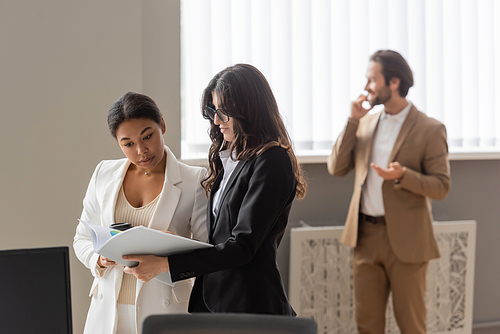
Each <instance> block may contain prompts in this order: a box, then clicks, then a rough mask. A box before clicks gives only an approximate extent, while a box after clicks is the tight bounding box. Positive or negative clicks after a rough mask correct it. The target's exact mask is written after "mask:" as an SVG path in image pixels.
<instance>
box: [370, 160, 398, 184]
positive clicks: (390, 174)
mask: <svg viewBox="0 0 500 334" xmlns="http://www.w3.org/2000/svg"><path fill="white" fill-rule="evenodd" d="M370 166H371V167H372V168H373V169H374V170H375V172H377V174H378V175H379V176H380V177H382V178H383V179H384V180H395V179H402V178H403V176H404V175H405V171H406V167H403V166H401V164H400V163H399V162H397V161H395V162H391V163H390V164H389V168H387V169H383V168H381V167H380V166H378V165H376V164H374V163H373V162H372V163H371V164H370Z"/></svg>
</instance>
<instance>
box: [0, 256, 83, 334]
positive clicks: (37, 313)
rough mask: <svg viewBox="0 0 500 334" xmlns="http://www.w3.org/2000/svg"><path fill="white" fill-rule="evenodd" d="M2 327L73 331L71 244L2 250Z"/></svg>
mask: <svg viewBox="0 0 500 334" xmlns="http://www.w3.org/2000/svg"><path fill="white" fill-rule="evenodd" d="M0 286H1V287H2V291H4V292H2V295H1V296H0V324H2V326H1V329H0V331H2V332H4V331H5V333H19V334H23V333H61V334H66V333H68V334H72V333H73V324H72V313H71V285H70V269H69V249H68V247H50V248H31V249H14V250H2V251H0Z"/></svg>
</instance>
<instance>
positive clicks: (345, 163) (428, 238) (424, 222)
mask: <svg viewBox="0 0 500 334" xmlns="http://www.w3.org/2000/svg"><path fill="white" fill-rule="evenodd" d="M380 115H381V112H379V113H375V114H371V115H366V116H364V117H363V118H361V119H360V120H359V121H358V120H355V119H349V120H348V122H347V126H346V127H345V129H344V131H343V132H342V133H341V134H340V136H339V138H338V139H337V142H336V143H335V146H334V147H333V151H332V154H331V155H330V156H329V157H328V161H327V165H328V171H329V173H330V174H332V175H337V176H344V175H346V174H347V173H348V172H349V171H351V170H352V169H354V170H355V177H354V191H353V194H352V198H351V204H350V206H349V211H348V214H347V219H346V223H345V229H344V233H343V235H342V238H341V242H342V243H344V244H346V245H348V246H351V247H356V243H357V237H358V215H359V206H360V199H361V193H362V188H363V185H364V183H365V180H366V175H367V172H368V168H371V167H370V166H369V164H370V156H371V150H372V145H373V138H374V134H375V131H376V129H377V124H378V120H379V118H380ZM389 161H391V162H393V161H398V162H399V163H401V165H402V166H405V167H406V172H405V175H404V178H403V179H402V180H401V182H400V183H399V184H395V182H394V181H393V180H390V181H384V182H383V185H382V194H383V196H384V208H385V219H386V225H387V233H388V235H389V241H390V243H391V246H392V248H393V250H394V253H395V254H396V256H397V257H398V258H399V259H400V260H401V261H403V262H409V263H418V262H423V261H428V260H430V259H434V258H438V257H439V256H440V254H439V249H438V246H437V242H436V239H435V237H434V231H433V228H432V220H433V219H432V211H431V200H432V199H436V200H443V199H445V198H446V196H447V195H448V192H449V190H450V184H451V180H450V166H449V161H448V144H447V141H446V128H445V126H444V125H443V124H441V123H440V122H438V121H436V120H435V119H432V118H430V117H428V116H426V115H425V114H424V113H422V112H420V111H418V110H417V108H415V106H412V107H411V109H410V112H409V113H408V116H407V118H406V120H405V122H404V123H403V125H402V127H401V130H400V132H399V135H398V137H397V139H396V143H395V144H394V148H393V149H392V153H391V155H390V159H389ZM382 167H383V166H382Z"/></svg>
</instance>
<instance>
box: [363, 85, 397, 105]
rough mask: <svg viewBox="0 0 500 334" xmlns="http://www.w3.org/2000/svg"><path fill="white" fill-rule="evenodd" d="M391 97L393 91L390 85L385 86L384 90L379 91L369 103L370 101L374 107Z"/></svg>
mask: <svg viewBox="0 0 500 334" xmlns="http://www.w3.org/2000/svg"><path fill="white" fill-rule="evenodd" d="M391 97H392V92H391V90H390V89H389V86H385V87H384V88H383V89H382V90H380V91H379V92H378V94H377V95H376V96H375V98H374V99H372V100H369V101H368V103H370V105H371V106H372V107H374V106H378V105H379V104H384V103H386V102H387V101H389V100H390V99H391Z"/></svg>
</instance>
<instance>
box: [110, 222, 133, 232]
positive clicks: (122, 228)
mask: <svg viewBox="0 0 500 334" xmlns="http://www.w3.org/2000/svg"><path fill="white" fill-rule="evenodd" d="M109 227H110V228H112V229H115V230H118V231H125V230H128V229H129V228H132V225H130V224H129V223H114V224H111V225H110V226H109Z"/></svg>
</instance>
